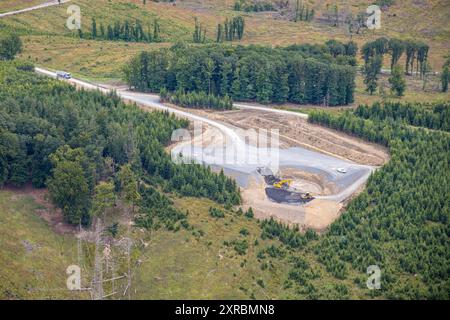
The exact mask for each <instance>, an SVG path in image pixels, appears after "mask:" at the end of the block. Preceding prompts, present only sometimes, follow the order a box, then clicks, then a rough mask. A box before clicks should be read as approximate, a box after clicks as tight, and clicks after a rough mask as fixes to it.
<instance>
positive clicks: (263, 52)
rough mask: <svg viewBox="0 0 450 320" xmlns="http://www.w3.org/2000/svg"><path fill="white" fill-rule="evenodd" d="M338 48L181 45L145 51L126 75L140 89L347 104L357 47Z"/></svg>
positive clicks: (350, 99)
mask: <svg viewBox="0 0 450 320" xmlns="http://www.w3.org/2000/svg"><path fill="white" fill-rule="evenodd" d="M335 47H336V43H335V42H329V43H327V44H326V45H322V46H321V45H315V46H314V45H298V46H291V47H287V48H275V49H273V48H268V47H260V46H247V47H243V46H237V47H231V46H224V45H207V46H187V45H185V44H176V45H174V46H172V47H171V48H170V49H160V50H157V51H152V52H142V53H140V54H139V55H137V56H136V57H134V58H133V59H132V60H131V61H130V63H128V64H127V65H126V66H125V68H124V76H125V80H126V81H127V83H128V84H129V86H130V87H132V88H134V89H136V90H140V91H151V92H159V91H160V90H161V89H162V88H164V89H166V90H167V91H169V92H171V91H176V90H178V91H181V92H205V93H207V94H212V95H218V96H229V97H231V98H233V99H234V100H243V101H252V100H256V101H258V102H261V103H270V102H274V103H284V102H287V101H289V102H293V103H298V104H316V105H330V106H335V105H347V104H349V103H352V102H353V93H354V89H355V69H354V68H353V67H352V66H353V65H354V62H355V58H354V56H355V55H356V52H355V50H354V49H353V48H354V47H355V46H354V44H353V43H349V44H342V48H343V50H342V51H336V50H335ZM346 48H347V49H346Z"/></svg>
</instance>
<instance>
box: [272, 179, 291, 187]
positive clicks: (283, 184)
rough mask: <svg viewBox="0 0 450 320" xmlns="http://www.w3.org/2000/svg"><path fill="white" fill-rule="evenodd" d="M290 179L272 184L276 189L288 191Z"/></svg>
mask: <svg viewBox="0 0 450 320" xmlns="http://www.w3.org/2000/svg"><path fill="white" fill-rule="evenodd" d="M292 181H293V180H292V179H286V180H281V181H278V182H276V183H274V184H273V186H274V187H275V188H278V189H289V188H290V187H291V183H292Z"/></svg>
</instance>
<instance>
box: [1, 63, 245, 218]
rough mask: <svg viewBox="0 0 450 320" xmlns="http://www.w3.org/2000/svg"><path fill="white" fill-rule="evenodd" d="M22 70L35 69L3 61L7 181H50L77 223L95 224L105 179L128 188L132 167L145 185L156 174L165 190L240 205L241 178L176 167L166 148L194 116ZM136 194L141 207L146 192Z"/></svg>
mask: <svg viewBox="0 0 450 320" xmlns="http://www.w3.org/2000/svg"><path fill="white" fill-rule="evenodd" d="M22 70H29V68H22V65H21V64H20V63H19V62H11V63H7V62H0V185H4V184H13V185H16V186H22V185H24V184H25V183H27V182H29V181H31V182H32V184H33V185H34V186H35V187H45V186H48V188H49V190H50V194H51V196H52V199H53V200H54V202H55V204H56V205H57V206H58V207H60V208H61V209H62V210H63V213H64V215H65V217H66V220H67V221H68V222H70V223H79V222H80V221H81V222H82V223H85V224H87V223H89V222H90V218H91V213H92V211H91V209H92V199H93V196H94V195H95V188H96V186H97V185H98V184H99V183H100V182H108V181H112V182H113V183H114V185H115V190H116V191H117V190H121V188H122V187H121V186H122V184H123V183H122V182H120V181H121V180H123V179H122V178H121V175H119V173H120V172H121V169H122V168H125V166H129V168H130V170H131V171H132V175H133V176H135V178H136V180H137V181H138V182H140V181H143V180H144V179H147V178H149V177H150V178H151V179H150V180H148V183H153V184H154V185H155V186H162V187H163V188H164V190H165V191H166V192H175V193H179V194H182V195H186V196H194V197H206V198H209V199H212V200H215V201H217V202H219V203H223V204H228V205H233V204H238V203H240V194H239V191H238V188H237V186H236V183H235V182H234V181H233V180H231V179H229V178H227V177H225V176H224V175H223V173H222V174H215V173H214V172H212V170H211V169H210V168H207V167H204V166H202V165H198V164H175V163H174V162H172V159H171V158H170V155H169V154H167V153H166V151H165V145H166V144H168V143H169V142H170V139H171V136H172V132H173V130H175V129H177V128H181V127H186V126H187V125H188V122H187V120H181V119H177V118H176V117H175V116H173V115H170V114H168V113H165V112H164V113H162V112H152V113H148V112H144V111H142V110H140V109H139V108H138V107H137V106H130V105H125V104H124V103H123V102H122V101H121V99H120V98H119V97H117V96H116V95H115V94H110V95H104V94H102V93H100V92H93V91H89V92H88V91H83V90H76V88H74V87H72V86H70V85H68V84H65V83H62V82H58V81H56V80H52V79H49V78H43V77H39V76H38V75H36V74H34V73H33V72H29V71H22ZM24 91H26V92H27V95H23V92H24ZM125 169H126V168H125ZM126 170H128V169H126ZM127 175H128V176H129V175H130V174H127ZM128 180H129V179H128ZM128 185H130V183H128ZM135 187H137V184H135ZM130 188H131V187H130ZM136 192H138V191H136ZM129 194H130V195H129V197H130V199H131V198H133V197H134V196H133V193H132V192H131V191H130V192H129ZM133 199H134V198H133ZM133 199H131V200H130V201H129V202H130V203H131V202H132V203H133V204H134V205H138V200H139V196H137V197H136V199H135V200H133ZM167 210H169V209H167ZM170 210H171V209H170ZM168 212H169V211H168Z"/></svg>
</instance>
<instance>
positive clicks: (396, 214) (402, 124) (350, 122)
mask: <svg viewBox="0 0 450 320" xmlns="http://www.w3.org/2000/svg"><path fill="white" fill-rule="evenodd" d="M425 110H429V111H424V108H423V106H413V105H401V104H397V103H395V104H386V105H384V106H381V105H380V104H375V105H374V106H372V107H368V106H361V107H359V108H358V109H357V110H356V111H355V112H354V113H352V112H349V111H348V112H345V113H344V114H341V115H331V114H329V113H326V112H313V113H311V115H310V121H311V122H313V123H318V124H322V125H326V126H328V127H331V128H333V129H337V130H342V131H345V132H347V133H350V134H353V135H357V136H359V137H362V138H364V139H367V140H369V141H372V142H376V143H379V144H382V145H384V146H387V147H389V149H390V152H391V154H392V159H391V161H390V162H389V163H388V164H387V165H386V166H384V167H383V168H382V169H380V170H378V171H377V172H376V173H374V174H373V175H372V176H371V178H370V179H369V181H368V185H367V188H366V190H365V191H364V192H363V193H362V194H361V195H359V196H358V197H357V198H356V199H355V200H353V201H352V202H351V203H350V204H349V206H348V208H347V210H346V212H345V213H344V214H343V215H342V216H341V217H340V218H339V219H338V220H337V221H336V222H335V223H333V224H332V225H331V227H330V231H329V233H328V234H326V235H325V236H324V237H323V238H321V239H320V241H319V244H317V245H316V247H315V253H316V254H317V256H318V257H319V260H320V261H321V262H322V263H323V264H324V265H325V266H326V268H327V270H328V271H329V272H331V273H332V274H333V275H334V276H335V277H337V278H338V279H345V278H347V277H348V276H349V274H350V269H354V270H357V271H358V272H361V273H365V272H366V268H367V267H368V266H369V265H379V266H380V268H381V269H382V270H383V285H382V288H381V290H380V291H379V292H378V294H382V295H384V296H386V297H388V298H409V299H424V298H441V299H448V298H449V292H450V281H449V265H450V261H449V257H450V251H449V248H450V247H449V245H448V241H449V238H448V237H449V234H448V230H449V222H450V210H449V202H448V199H449V190H450V186H449V181H450V170H449V169H450V168H449V156H450V154H449V150H450V137H449V135H448V133H447V132H444V131H430V130H427V129H423V128H420V127H413V126H411V125H410V124H413V125H424V126H427V127H432V128H434V127H436V128H442V129H446V128H448V126H449V121H448V120H449V118H448V112H449V105H448V104H438V105H436V106H434V107H430V109H425ZM433 114H436V116H433ZM436 118H439V121H436V120H435V119H436ZM426 119H429V120H426ZM434 121H436V122H434Z"/></svg>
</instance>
